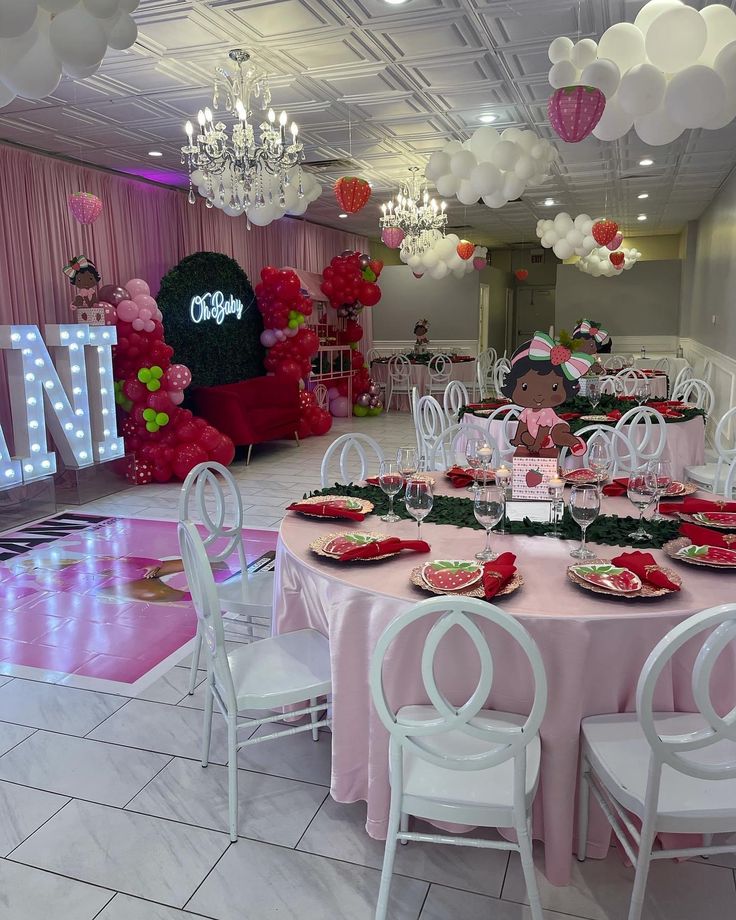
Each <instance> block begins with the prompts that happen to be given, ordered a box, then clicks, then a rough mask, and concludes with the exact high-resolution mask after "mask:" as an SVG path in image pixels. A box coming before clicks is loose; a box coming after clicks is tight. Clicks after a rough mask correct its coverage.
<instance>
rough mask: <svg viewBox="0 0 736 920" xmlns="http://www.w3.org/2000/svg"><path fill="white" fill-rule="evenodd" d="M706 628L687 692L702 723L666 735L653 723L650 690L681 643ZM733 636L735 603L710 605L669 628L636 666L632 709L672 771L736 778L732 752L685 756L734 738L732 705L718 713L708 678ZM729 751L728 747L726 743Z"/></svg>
mask: <svg viewBox="0 0 736 920" xmlns="http://www.w3.org/2000/svg"><path fill="white" fill-rule="evenodd" d="M704 632H707V633H708V635H707V637H705V641H704V642H703V644H702V646H701V648H700V651H699V652H698V655H697V657H696V659H695V663H694V665H693V670H692V692H693V700H694V702H695V706H696V707H697V709H698V711H699V712H700V714H701V715H702V716H703V718H704V720H705V723H706V726H707V727H704V728H702V729H699V730H697V731H693V732H689V733H687V734H682V733H678V734H677V735H665V734H663V733H662V726H660V727H659V729H658V728H657V724H656V721H655V716H654V695H655V689H656V686H657V682H658V680H659V678H660V677H661V675H662V672H663V671H664V670H665V669H667V671H668V673H669V669H670V665H671V661H672V658H673V656H674V655H675V654H676V653H677V652H678V651H679V650H680V649H681V648H682V646H683V645H685V643H686V642H690V641H691V640H696V637H699V636H701V634H702V633H704ZM734 639H736V604H721V605H720V606H718V607H710V608H709V609H707V610H702V611H701V612H700V613H696V614H695V615H694V616H691V617H689V618H688V619H687V620H685V621H684V622H683V623H679V624H678V625H677V626H675V628H674V629H671V630H670V631H669V632H668V633H667V635H666V636H665V637H664V638H663V639H662V640H661V641H660V642H658V643H657V645H655V647H654V648H653V649H652V652H651V654H650V655H649V657H648V658H647V660H646V661H645V662H644V667H643V668H642V669H641V675H640V676H639V683H638V685H637V689H636V712H637V715H638V717H639V722H640V724H641V727H642V730H643V732H644V735H645V737H646V739H647V741H648V742H649V745H650V747H651V748H652V753H653V754H654V758H655V760H656V763H657V766H661V764H665V763H666V764H668V765H669V766H670V767H672V768H673V769H674V770H677V771H678V772H680V773H685V774H686V775H687V776H695V777H698V778H699V779H733V778H734V777H736V756H732V757H731V758H730V759H729V758H728V757H726V759H723V755H722V756H721V757H718V755H717V752H714V754H713V755H712V756H707V755H706V757H699V758H698V759H697V761H696V760H695V759H694V758H692V757H691V756H689V755H692V754H693V753H694V752H696V751H703V750H705V749H706V748H709V747H711V746H712V745H714V744H718V742H720V741H724V740H728V741H731V742H733V741H736V708H733V709H731V710H730V711H729V712H728V713H727V715H724V716H721V715H719V714H718V712H717V711H716V708H715V706H714V705H713V701H712V699H711V686H710V683H711V677H712V674H713V667H714V665H715V663H716V661H717V660H718V657H719V655H720V654H721V653H722V652H723V651H724V649H725V648H726V646H727V645H729V643H731V642H732V641H733V640H734ZM731 750H733V748H732V747H731Z"/></svg>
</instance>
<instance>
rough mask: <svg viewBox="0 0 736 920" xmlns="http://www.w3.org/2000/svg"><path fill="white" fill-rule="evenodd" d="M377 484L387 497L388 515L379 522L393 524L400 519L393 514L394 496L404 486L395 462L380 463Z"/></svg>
mask: <svg viewBox="0 0 736 920" xmlns="http://www.w3.org/2000/svg"><path fill="white" fill-rule="evenodd" d="M378 484H379V485H380V487H381V491H382V492H384V493H385V494H386V495H388V514H385V515H384V516H383V517H382V518H381V520H382V521H385V522H386V523H387V524H395V523H396V521H400V520H401V518H400V517H399V516H398V514H395V513H394V495H398V494H399V492H400V491H401V489H402V487H403V485H404V477H403V476H402V475H401V472H400V471H399V464H398V463H396V461H395V460H382V461H381V465H380V466H379V468H378Z"/></svg>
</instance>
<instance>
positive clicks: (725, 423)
mask: <svg viewBox="0 0 736 920" xmlns="http://www.w3.org/2000/svg"><path fill="white" fill-rule="evenodd" d="M735 424H736V406H734V407H733V408H732V409H729V410H728V412H724V413H723V415H722V416H721V418H720V419H719V420H718V424H717V425H716V431H715V435H714V438H713V445H714V447H715V449H716V454H717V456H718V459H717V461H716V473H715V477H714V479H713V491H714V492H715V493H719V492H721V491H722V492H723V494H724V495H726V496H728V497H730V496H731V492H732V491H733V485H734V484H736V483H733V482H732V483H731V487H729V479H730V480H733V476H734V474H735V473H736V428H735V427H734V425H735ZM721 483H723V488H722V487H721Z"/></svg>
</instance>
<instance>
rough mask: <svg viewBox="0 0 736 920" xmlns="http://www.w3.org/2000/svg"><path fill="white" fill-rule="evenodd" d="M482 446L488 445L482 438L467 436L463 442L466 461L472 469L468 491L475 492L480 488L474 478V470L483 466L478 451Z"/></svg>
mask: <svg viewBox="0 0 736 920" xmlns="http://www.w3.org/2000/svg"><path fill="white" fill-rule="evenodd" d="M484 447H488V445H487V444H486V442H485V439H484V438H468V440H467V441H466V443H465V459H466V460H467V461H468V466H469V467H470V469H471V470H472V471H473V481H472V482H471V483H470V485H469V486H468V492H474V493H477V491H478V489H479V488H480V485H479V484H478V480H477V479H476V478H475V472H476V470H479V469H480V468H481V467H482V466H483V456H482V455H481V453H480V451H481V450H483V448H484Z"/></svg>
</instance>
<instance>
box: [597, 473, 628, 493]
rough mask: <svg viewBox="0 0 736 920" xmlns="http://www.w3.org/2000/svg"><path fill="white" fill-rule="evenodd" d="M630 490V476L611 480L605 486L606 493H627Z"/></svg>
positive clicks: (604, 491)
mask: <svg viewBox="0 0 736 920" xmlns="http://www.w3.org/2000/svg"><path fill="white" fill-rule="evenodd" d="M628 490H629V480H628V477H626V478H624V479H614V480H613V482H609V484H608V485H607V486H603V494H604V495H614V496H617V495H626V493H627V492H628Z"/></svg>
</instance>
